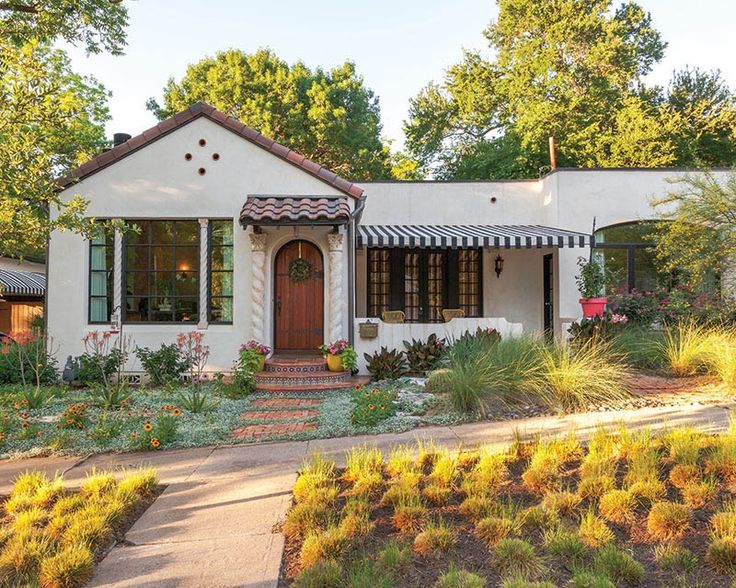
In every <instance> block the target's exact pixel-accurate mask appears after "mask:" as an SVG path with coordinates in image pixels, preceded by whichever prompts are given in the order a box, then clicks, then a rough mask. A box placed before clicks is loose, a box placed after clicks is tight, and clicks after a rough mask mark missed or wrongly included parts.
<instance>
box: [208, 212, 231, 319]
mask: <svg viewBox="0 0 736 588" xmlns="http://www.w3.org/2000/svg"><path fill="white" fill-rule="evenodd" d="M209 226H210V247H209V272H210V273H209V276H210V293H209V320H210V322H213V323H232V322H233V221H231V220H214V221H210V225H209Z"/></svg>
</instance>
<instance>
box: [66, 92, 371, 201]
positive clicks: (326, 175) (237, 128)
mask: <svg viewBox="0 0 736 588" xmlns="http://www.w3.org/2000/svg"><path fill="white" fill-rule="evenodd" d="M200 117H205V118H208V119H209V120H211V121H213V122H215V123H217V124H219V125H220V126H222V127H225V128H226V129H228V130H230V131H232V132H234V133H236V134H238V135H240V136H241V137H243V138H244V139H246V140H247V141H250V142H251V143H253V144H254V145H257V146H258V147H260V148H262V149H265V150H266V151H268V152H270V153H272V154H273V155H275V156H277V157H280V158H281V159H283V160H285V161H287V162H289V163H291V164H292V165H295V166H296V167H298V168H300V169H302V170H303V171H305V172H307V173H308V174H310V175H312V176H314V177H316V178H318V179H319V180H322V181H323V182H325V183H326V184H329V185H330V186H332V187H333V188H336V189H338V190H340V191H341V192H344V193H345V194H347V195H348V196H352V197H353V198H356V199H359V198H360V197H361V196H362V195H363V189H362V188H361V187H359V186H358V185H356V184H353V183H352V182H350V181H348V180H346V179H344V178H341V177H340V176H338V175H337V174H335V173H333V172H331V171H330V170H328V169H327V168H324V167H322V166H321V165H319V164H317V163H314V162H313V161H310V160H309V159H307V158H306V157H304V156H303V155H300V154H298V153H297V152H295V151H292V150H291V149H289V148H288V147H284V146H283V145H280V144H279V143H277V142H276V141H274V140H273V139H269V138H268V137H265V136H263V135H261V134H260V133H259V132H258V131H256V130H254V129H251V128H250V127H247V126H245V125H244V124H243V123H241V122H240V121H239V120H237V119H234V118H232V117H230V116H227V115H226V114H225V113H223V112H220V111H219V110H217V109H216V108H215V107H213V106H210V105H209V104H205V103H204V102H197V103H196V104H193V105H192V106H190V107H189V108H187V109H186V110H184V111H182V112H180V113H178V114H175V115H174V116H172V117H169V118H167V119H166V120H162V121H161V122H160V123H158V124H157V125H156V126H155V127H151V128H150V129H148V130H146V131H143V132H142V133H141V134H140V135H136V136H135V137H133V138H131V139H128V140H127V141H126V142H125V143H122V144H121V145H118V146H116V147H113V148H112V149H110V150H109V151H105V152H104V153H102V154H100V155H98V156H97V157H95V158H94V159H91V160H89V161H88V162H86V163H84V164H82V165H80V166H79V167H78V168H76V169H74V170H72V171H71V172H69V173H68V174H67V175H65V176H63V177H61V178H59V180H57V184H58V186H59V189H62V190H63V189H64V188H66V187H68V186H70V185H71V184H73V183H74V182H77V181H79V180H81V179H83V178H86V177H87V176H90V175H92V174H94V173H96V172H98V171H100V170H101V169H103V168H105V167H107V166H108V165H111V164H113V163H115V162H116V161H118V160H119V159H122V158H123V157H126V156H127V155H130V154H131V153H133V152H134V151H137V150H138V149H142V148H143V147H145V146H146V145H148V144H149V143H152V142H153V141H156V140H157V139H160V138H161V137H163V136H165V135H167V134H168V133H170V132H172V131H174V130H176V129H178V128H180V127H182V126H184V125H186V124H188V123H190V122H192V121H193V120H196V119H198V118H200Z"/></svg>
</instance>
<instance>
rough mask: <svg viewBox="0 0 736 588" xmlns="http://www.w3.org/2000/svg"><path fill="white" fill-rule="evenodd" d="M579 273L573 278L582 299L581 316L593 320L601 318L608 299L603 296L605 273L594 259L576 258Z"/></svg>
mask: <svg viewBox="0 0 736 588" xmlns="http://www.w3.org/2000/svg"><path fill="white" fill-rule="evenodd" d="M578 267H579V268H580V273H579V274H578V275H577V277H576V278H575V281H576V282H577V285H578V290H579V291H580V295H581V296H582V298H581V299H580V305H581V306H582V307H583V316H584V317H585V318H593V317H596V316H603V313H604V312H605V309H606V302H608V298H606V297H605V296H603V288H604V287H605V285H606V277H607V273H606V270H605V268H604V267H603V266H602V265H601V264H600V263H599V262H598V261H597V260H595V259H593V258H591V259H585V258H584V257H579V258H578Z"/></svg>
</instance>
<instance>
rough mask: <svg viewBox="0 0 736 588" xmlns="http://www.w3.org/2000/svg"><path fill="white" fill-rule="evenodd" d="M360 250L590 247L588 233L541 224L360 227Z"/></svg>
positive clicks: (358, 239)
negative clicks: (361, 248) (376, 248)
mask: <svg viewBox="0 0 736 588" xmlns="http://www.w3.org/2000/svg"><path fill="white" fill-rule="evenodd" d="M357 241H358V247H501V248H504V249H511V248H514V249H520V248H522V247H526V248H531V247H590V246H591V245H592V238H591V236H590V235H588V234H587V233H578V232H576V231H567V230H565V229H558V228H553V227H543V226H540V225H360V226H358V233H357Z"/></svg>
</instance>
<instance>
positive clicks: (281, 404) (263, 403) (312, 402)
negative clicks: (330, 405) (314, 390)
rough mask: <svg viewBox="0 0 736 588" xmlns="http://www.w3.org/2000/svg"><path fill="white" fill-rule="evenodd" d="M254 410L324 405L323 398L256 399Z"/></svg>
mask: <svg viewBox="0 0 736 588" xmlns="http://www.w3.org/2000/svg"><path fill="white" fill-rule="evenodd" d="M250 404H251V406H252V407H254V408H312V407H315V406H319V405H320V404H322V399H321V398H256V399H255V400H253V401H252V402H251V403H250Z"/></svg>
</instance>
